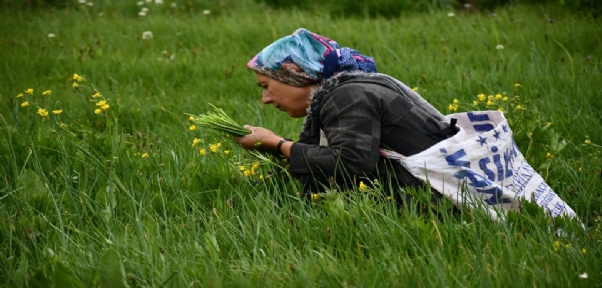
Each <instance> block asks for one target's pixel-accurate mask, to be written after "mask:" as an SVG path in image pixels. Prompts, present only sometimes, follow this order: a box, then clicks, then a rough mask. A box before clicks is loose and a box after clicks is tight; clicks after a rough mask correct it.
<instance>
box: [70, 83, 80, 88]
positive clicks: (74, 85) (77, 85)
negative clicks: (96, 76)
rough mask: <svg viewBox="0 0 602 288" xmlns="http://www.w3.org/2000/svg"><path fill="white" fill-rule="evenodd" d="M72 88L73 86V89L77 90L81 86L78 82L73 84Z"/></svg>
mask: <svg viewBox="0 0 602 288" xmlns="http://www.w3.org/2000/svg"><path fill="white" fill-rule="evenodd" d="M71 86H73V88H77V87H79V84H77V82H73V85H71Z"/></svg>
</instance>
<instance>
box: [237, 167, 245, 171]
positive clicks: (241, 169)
mask: <svg viewBox="0 0 602 288" xmlns="http://www.w3.org/2000/svg"><path fill="white" fill-rule="evenodd" d="M238 169H240V171H245V170H247V167H246V166H238Z"/></svg>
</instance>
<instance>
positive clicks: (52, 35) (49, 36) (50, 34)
mask: <svg viewBox="0 0 602 288" xmlns="http://www.w3.org/2000/svg"><path fill="white" fill-rule="evenodd" d="M54 37H56V35H54V33H49V34H48V38H54Z"/></svg>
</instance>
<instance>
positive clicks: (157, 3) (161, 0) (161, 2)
mask: <svg viewBox="0 0 602 288" xmlns="http://www.w3.org/2000/svg"><path fill="white" fill-rule="evenodd" d="M155 4H156V5H161V4H163V0H155Z"/></svg>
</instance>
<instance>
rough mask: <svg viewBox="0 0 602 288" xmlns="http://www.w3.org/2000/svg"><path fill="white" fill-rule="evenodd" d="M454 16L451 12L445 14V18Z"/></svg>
mask: <svg viewBox="0 0 602 288" xmlns="http://www.w3.org/2000/svg"><path fill="white" fill-rule="evenodd" d="M454 16H456V14H454V13H452V12H449V13H447V17H454Z"/></svg>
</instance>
